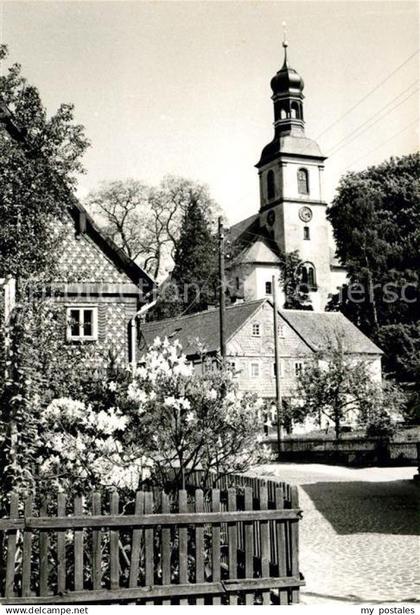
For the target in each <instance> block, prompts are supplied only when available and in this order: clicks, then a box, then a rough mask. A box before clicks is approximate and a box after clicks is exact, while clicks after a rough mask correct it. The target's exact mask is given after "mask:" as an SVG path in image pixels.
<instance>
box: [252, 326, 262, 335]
mask: <svg viewBox="0 0 420 615" xmlns="http://www.w3.org/2000/svg"><path fill="white" fill-rule="evenodd" d="M260 334H261V327H260V325H259V323H254V324H253V325H252V335H253V337H260Z"/></svg>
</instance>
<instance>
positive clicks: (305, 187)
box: [297, 169, 309, 194]
mask: <svg viewBox="0 0 420 615" xmlns="http://www.w3.org/2000/svg"><path fill="white" fill-rule="evenodd" d="M297 181H298V192H299V194H309V175H308V170H307V169H299V170H298V172H297Z"/></svg>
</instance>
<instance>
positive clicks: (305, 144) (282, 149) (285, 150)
mask: <svg viewBox="0 0 420 615" xmlns="http://www.w3.org/2000/svg"><path fill="white" fill-rule="evenodd" d="M280 155H283V156H299V157H305V158H317V159H321V160H325V159H326V157H325V156H323V154H322V152H321V150H320V147H319V145H318V143H317V142H316V141H313V140H312V139H308V137H305V136H304V135H302V136H301V135H291V134H290V135H288V134H282V135H281V136H279V135H277V136H275V137H274V139H273V140H272V141H271V142H270V143H269V144H268V145H266V146H265V147H264V149H263V150H262V152H261V158H260V160H259V161H258V163H257V164H256V165H255V166H256V167H262V166H263V165H264V164H266V163H267V162H270V161H271V160H273V159H274V158H276V157H278V156H280Z"/></svg>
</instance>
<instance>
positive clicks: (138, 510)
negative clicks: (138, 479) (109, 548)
mask: <svg viewBox="0 0 420 615" xmlns="http://www.w3.org/2000/svg"><path fill="white" fill-rule="evenodd" d="M143 513H144V492H143V491H137V493H136V504H135V508H134V514H135V515H142V514H143ZM142 536H143V530H141V529H133V532H132V536H131V558H130V576H129V579H128V586H129V587H137V585H138V581H139V568H140V548H141V540H142Z"/></svg>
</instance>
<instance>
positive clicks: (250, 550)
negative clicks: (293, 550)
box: [244, 487, 254, 604]
mask: <svg viewBox="0 0 420 615" xmlns="http://www.w3.org/2000/svg"><path fill="white" fill-rule="evenodd" d="M252 508H253V497H252V487H245V510H252ZM244 525H245V528H244V533H245V578H246V579H252V578H253V576H254V532H253V529H254V528H253V521H246V522H245V524H244ZM253 603H254V595H253V594H252V593H250V592H246V594H245V604H253Z"/></svg>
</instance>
